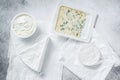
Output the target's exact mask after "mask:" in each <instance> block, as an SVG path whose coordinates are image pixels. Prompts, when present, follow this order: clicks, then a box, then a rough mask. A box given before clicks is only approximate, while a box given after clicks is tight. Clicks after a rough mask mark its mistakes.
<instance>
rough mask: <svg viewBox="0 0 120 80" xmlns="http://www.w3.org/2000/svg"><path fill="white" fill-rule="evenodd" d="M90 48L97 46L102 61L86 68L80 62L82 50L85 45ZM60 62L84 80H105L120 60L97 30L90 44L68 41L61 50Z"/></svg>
mask: <svg viewBox="0 0 120 80" xmlns="http://www.w3.org/2000/svg"><path fill="white" fill-rule="evenodd" d="M87 44H88V46H89V44H93V45H95V46H96V47H97V48H98V49H99V50H100V53H101V55H102V56H101V61H100V64H99V65H96V66H84V65H83V64H82V63H81V62H80V61H79V57H78V56H80V49H83V45H86V47H88V46H87ZM60 53H62V54H61V57H60V61H61V62H62V63H63V65H64V66H66V67H67V68H68V69H69V70H71V71H72V72H73V73H74V74H76V75H77V76H78V77H80V78H81V79H82V80H105V78H106V76H107V74H108V73H109V71H110V70H111V68H112V66H113V65H114V64H115V63H118V61H119V59H118V57H117V56H116V54H115V52H114V51H113V50H112V48H111V47H110V46H109V44H108V43H107V41H105V40H104V39H103V38H102V37H101V36H100V35H99V34H98V33H97V32H96V31H95V30H94V31H93V36H92V40H91V41H90V43H81V42H77V41H74V40H71V39H70V40H68V41H67V42H66V43H65V44H63V47H62V48H61V52H60Z"/></svg>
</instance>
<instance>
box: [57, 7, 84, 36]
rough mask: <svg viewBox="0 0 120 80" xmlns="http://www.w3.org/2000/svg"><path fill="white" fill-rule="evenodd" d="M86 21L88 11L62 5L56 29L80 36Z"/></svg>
mask: <svg viewBox="0 0 120 80" xmlns="http://www.w3.org/2000/svg"><path fill="white" fill-rule="evenodd" d="M85 21H86V13H84V12H82V11H79V10H75V9H72V8H69V7H65V6H61V7H60V9H59V14H58V18H57V22H56V28H55V30H56V31H57V32H62V33H64V34H68V35H72V36H75V37H80V34H81V31H82V28H83V27H84V25H85Z"/></svg>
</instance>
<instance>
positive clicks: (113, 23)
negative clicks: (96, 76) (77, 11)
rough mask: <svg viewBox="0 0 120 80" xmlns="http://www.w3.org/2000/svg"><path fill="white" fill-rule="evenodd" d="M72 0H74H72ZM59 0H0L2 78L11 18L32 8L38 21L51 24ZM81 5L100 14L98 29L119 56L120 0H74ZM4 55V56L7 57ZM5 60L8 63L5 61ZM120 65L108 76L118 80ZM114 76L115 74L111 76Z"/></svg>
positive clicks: (108, 79)
mask: <svg viewBox="0 0 120 80" xmlns="http://www.w3.org/2000/svg"><path fill="white" fill-rule="evenodd" d="M71 1H72V0H71ZM58 2H59V0H1V1H0V11H1V13H0V18H1V20H0V55H1V56H2V57H0V61H1V63H0V70H1V72H0V80H2V79H3V80H5V78H4V77H5V76H3V75H6V73H5V72H6V68H3V66H4V65H5V66H7V65H8V61H7V57H6V56H7V49H8V46H7V45H8V41H9V28H10V21H11V19H12V18H13V16H14V15H15V14H17V13H19V12H23V11H25V12H29V13H30V14H32V15H33V16H34V17H35V18H36V20H37V21H38V22H44V21H45V22H46V23H47V25H50V24H51V21H52V18H53V15H54V12H55V7H56V4H57V3H58ZM73 4H76V5H79V8H81V9H84V10H86V11H89V12H92V13H96V14H98V15H99V17H98V20H97V23H96V31H97V32H99V33H100V34H101V35H103V37H104V38H106V39H107V40H108V41H109V43H110V45H111V46H112V48H113V49H114V51H115V52H116V53H117V54H118V55H119V56H120V16H119V13H120V0H74V2H73ZM4 59H5V60H4ZM3 63H5V64H3ZM119 70H120V68H119V67H117V68H113V69H112V71H111V72H110V74H109V75H108V77H107V78H106V79H107V80H119V79H120V78H119V74H120V72H119ZM111 76H112V77H111Z"/></svg>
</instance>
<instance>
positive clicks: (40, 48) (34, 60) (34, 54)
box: [20, 38, 49, 72]
mask: <svg viewBox="0 0 120 80" xmlns="http://www.w3.org/2000/svg"><path fill="white" fill-rule="evenodd" d="M48 43H49V38H46V39H43V40H42V41H40V42H38V43H36V44H34V45H33V46H32V47H30V48H28V49H27V50H25V51H23V52H22V53H21V54H20V58H21V60H22V61H23V63H24V64H26V65H27V66H28V67H29V68H31V69H32V70H34V71H36V72H41V70H42V66H43V62H44V57H45V53H46V49H47V46H48Z"/></svg>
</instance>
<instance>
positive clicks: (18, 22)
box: [12, 14, 35, 37]
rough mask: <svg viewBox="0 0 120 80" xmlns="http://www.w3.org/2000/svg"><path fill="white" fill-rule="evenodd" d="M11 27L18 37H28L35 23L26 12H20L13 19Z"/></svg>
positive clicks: (32, 31)
mask: <svg viewBox="0 0 120 80" xmlns="http://www.w3.org/2000/svg"><path fill="white" fill-rule="evenodd" d="M12 29H13V31H14V32H15V33H16V34H17V35H18V36H20V37H29V36H30V35H32V34H33V33H34V31H35V23H34V21H33V19H32V17H31V16H29V15H28V14H21V15H18V16H16V18H15V19H14V20H13V26H12Z"/></svg>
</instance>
